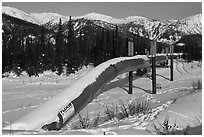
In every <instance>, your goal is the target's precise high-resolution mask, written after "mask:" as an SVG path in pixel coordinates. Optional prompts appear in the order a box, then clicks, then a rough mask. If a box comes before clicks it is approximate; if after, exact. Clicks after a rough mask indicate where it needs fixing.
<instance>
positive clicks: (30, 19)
mask: <svg viewBox="0 0 204 137" xmlns="http://www.w3.org/2000/svg"><path fill="white" fill-rule="evenodd" d="M2 13H5V14H8V15H10V16H13V17H15V18H19V19H22V20H25V21H28V22H31V23H34V24H38V25H40V22H39V21H38V20H37V19H35V18H33V17H32V16H30V15H29V14H27V13H25V12H23V11H21V10H18V9H16V8H12V7H7V6H3V7H2Z"/></svg>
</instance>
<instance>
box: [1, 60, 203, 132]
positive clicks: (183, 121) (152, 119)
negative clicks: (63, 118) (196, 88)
mask: <svg viewBox="0 0 204 137" xmlns="http://www.w3.org/2000/svg"><path fill="white" fill-rule="evenodd" d="M92 69H93V68H92V67H88V68H83V69H82V70H81V71H79V72H77V74H75V75H70V76H69V77H66V76H57V75H55V74H53V73H48V72H47V73H45V74H43V75H41V76H40V77H31V78H29V77H28V76H27V75H23V76H21V77H15V76H11V77H6V78H2V127H5V126H7V125H10V123H12V122H14V121H15V120H17V119H19V118H20V117H22V116H23V115H25V114H26V113H28V112H30V111H31V110H33V109H34V108H36V107H37V106H39V105H40V104H42V103H43V102H45V101H47V100H49V99H51V98H52V97H53V96H55V95H57V94H59V93H60V92H61V91H62V90H63V89H65V88H66V87H68V86H69V85H71V84H72V83H74V82H75V81H76V80H77V79H79V78H80V77H82V76H83V75H84V74H86V73H87V72H89V71H90V70H92ZM169 72H170V70H169V68H157V74H158V76H157V83H159V84H161V86H162V88H161V89H157V94H156V95H152V94H149V93H148V92H150V91H151V80H150V79H149V78H147V77H142V78H139V79H136V80H134V82H133V85H134V88H133V94H132V95H129V94H127V90H128V85H121V86H120V87H116V88H113V89H110V90H108V91H107V92H104V93H102V94H101V95H99V96H98V97H97V98H96V99H94V100H93V101H92V102H91V103H90V104H89V105H88V106H86V107H85V108H84V109H83V110H82V111H81V112H80V114H81V115H82V116H83V115H84V116H85V115H87V114H88V115H89V117H94V116H96V115H97V114H98V113H99V112H103V110H104V109H105V107H104V106H106V105H107V106H108V105H109V106H110V105H112V104H119V101H121V100H122V101H129V100H132V99H144V100H147V101H148V102H150V103H152V104H154V106H155V107H154V109H153V110H152V113H151V114H149V115H142V116H133V117H130V118H127V119H124V120H120V121H117V122H116V121H109V122H107V123H104V124H102V125H100V126H99V127H98V128H96V129H81V130H75V131H74V130H72V131H71V130H64V129H63V130H60V131H55V132H53V131H52V132H51V131H50V132H42V133H38V132H33V133H32V134H126V135H127V134H153V133H154V128H152V125H159V123H162V122H163V121H164V119H165V118H166V117H168V118H169V121H170V123H171V124H174V123H175V122H176V123H177V125H178V126H179V128H184V127H186V125H189V126H192V127H196V126H199V125H200V121H201V118H202V110H201V107H202V96H201V95H202V92H195V93H189V91H190V90H191V89H192V86H191V83H192V82H193V81H197V80H202V75H201V74H202V69H201V67H199V66H198V62H194V63H185V62H179V61H175V62H174V81H173V82H172V81H169ZM77 119H78V117H77V116H76V117H75V118H74V119H73V120H72V121H71V122H69V123H68V125H67V129H69V125H70V124H71V123H73V122H74V121H76V120H77ZM22 133H23V132H21V134H22ZM30 133H31V132H30ZM3 134H4V132H3ZM5 134H6V133H5ZM16 134H18V133H16Z"/></svg>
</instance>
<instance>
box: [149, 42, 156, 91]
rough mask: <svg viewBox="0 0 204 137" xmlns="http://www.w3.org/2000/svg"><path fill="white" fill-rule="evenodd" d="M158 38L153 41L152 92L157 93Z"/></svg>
mask: <svg viewBox="0 0 204 137" xmlns="http://www.w3.org/2000/svg"><path fill="white" fill-rule="evenodd" d="M156 47H157V45H156V40H152V41H151V50H150V51H151V55H152V94H156V50H157V49H156Z"/></svg>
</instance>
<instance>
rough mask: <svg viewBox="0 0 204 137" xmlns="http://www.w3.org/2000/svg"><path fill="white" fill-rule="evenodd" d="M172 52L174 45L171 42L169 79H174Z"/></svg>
mask: <svg viewBox="0 0 204 137" xmlns="http://www.w3.org/2000/svg"><path fill="white" fill-rule="evenodd" d="M173 54H174V46H173V44H171V45H170V56H171V58H170V60H171V61H170V76H171V77H170V81H173V79H174V77H173V72H174V71H173V70H174V66H173V59H174V58H173Z"/></svg>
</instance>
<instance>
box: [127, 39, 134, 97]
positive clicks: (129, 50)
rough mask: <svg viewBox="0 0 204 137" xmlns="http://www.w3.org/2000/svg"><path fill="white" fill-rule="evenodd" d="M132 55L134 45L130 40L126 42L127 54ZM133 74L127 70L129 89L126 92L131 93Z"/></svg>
mask: <svg viewBox="0 0 204 137" xmlns="http://www.w3.org/2000/svg"><path fill="white" fill-rule="evenodd" d="M133 55H134V45H133V42H132V41H129V42H128V56H130V57H132V56H133ZM132 85H133V76H132V71H129V91H128V94H132Z"/></svg>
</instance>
